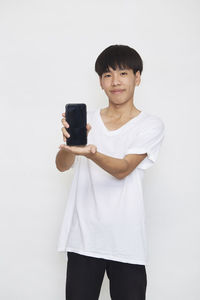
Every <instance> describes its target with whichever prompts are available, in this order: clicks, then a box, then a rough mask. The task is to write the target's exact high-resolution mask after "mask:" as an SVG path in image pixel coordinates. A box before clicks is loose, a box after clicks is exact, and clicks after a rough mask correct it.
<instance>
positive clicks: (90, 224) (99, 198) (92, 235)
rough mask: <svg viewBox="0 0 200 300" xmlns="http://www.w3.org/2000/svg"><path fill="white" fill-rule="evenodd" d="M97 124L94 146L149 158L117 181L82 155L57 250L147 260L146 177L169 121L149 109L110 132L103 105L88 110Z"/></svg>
mask: <svg viewBox="0 0 200 300" xmlns="http://www.w3.org/2000/svg"><path fill="white" fill-rule="evenodd" d="M87 123H89V124H90V125H91V126H92V129H91V130H90V131H89V133H88V144H94V145H96V146H97V151H98V152H101V153H103V154H105V155H108V156H112V157H115V158H120V159H122V158H123V157H124V156H125V155H126V154H131V153H132V154H140V153H147V157H145V159H144V160H143V161H142V162H141V163H140V164H139V165H138V166H137V167H136V168H135V169H134V170H133V171H132V172H131V173H130V174H129V175H128V176H126V177H125V178H123V179H117V178H116V177H114V176H112V175H111V174H109V173H108V172H106V171H105V170H104V169H102V168H101V167H100V166H98V165H97V164H96V163H95V162H93V161H92V160H90V159H88V158H86V157H85V156H81V155H77V156H76V157H75V161H74V163H73V165H72V168H73V170H74V177H73V180H72V185H71V188H70V191H69V195H68V200H67V204H66V208H65V214H64V218H63V223H62V226H61V231H60V236H59V241H58V248H57V251H59V252H60V251H72V252H76V253H79V254H83V255H87V256H92V257H98V258H104V259H110V260H115V261H120V262H126V263H133V264H143V265H145V264H146V263H147V257H148V255H147V239H146V228H145V211H144V203H143V190H142V180H143V175H144V170H145V169H147V168H149V167H151V166H152V165H153V164H154V163H155V161H156V159H157V157H158V153H159V150H160V146H161V144H162V141H163V138H164V133H165V126H164V123H163V121H162V120H161V119H160V118H159V117H157V116H154V115H151V114H148V113H146V112H144V111H142V112H140V114H139V115H137V116H136V117H134V118H133V119H131V120H129V121H128V122H127V123H126V124H124V125H123V126H121V127H120V128H118V129H116V130H108V129H107V128H106V127H105V125H104V122H103V120H102V118H101V115H100V108H98V109H95V110H89V111H87Z"/></svg>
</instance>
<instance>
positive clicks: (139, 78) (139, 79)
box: [135, 71, 141, 85]
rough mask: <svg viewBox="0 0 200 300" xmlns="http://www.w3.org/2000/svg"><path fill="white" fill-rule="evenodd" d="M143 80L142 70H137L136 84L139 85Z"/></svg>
mask: <svg viewBox="0 0 200 300" xmlns="http://www.w3.org/2000/svg"><path fill="white" fill-rule="evenodd" d="M140 82H141V75H140V71H137V72H136V73H135V85H139V84H140Z"/></svg>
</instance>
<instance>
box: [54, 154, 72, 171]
mask: <svg viewBox="0 0 200 300" xmlns="http://www.w3.org/2000/svg"><path fill="white" fill-rule="evenodd" d="M75 156H76V155H75V154H73V153H70V152H66V151H65V150H60V151H59V152H58V153H57V155H56V167H57V169H58V170H59V171H61V172H64V171H66V170H68V169H69V168H71V166H72V164H73V162H74V159H75Z"/></svg>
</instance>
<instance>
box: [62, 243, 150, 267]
mask: <svg viewBox="0 0 200 300" xmlns="http://www.w3.org/2000/svg"><path fill="white" fill-rule="evenodd" d="M65 251H66V252H67V251H69V252H76V253H78V254H82V255H87V256H92V257H97V258H103V259H109V260H114V261H119V262H124V263H130V264H138V265H146V261H145V260H143V259H131V258H124V257H120V256H116V255H111V254H106V253H102V252H94V251H86V250H80V249H75V248H71V247H67V248H66V250H65Z"/></svg>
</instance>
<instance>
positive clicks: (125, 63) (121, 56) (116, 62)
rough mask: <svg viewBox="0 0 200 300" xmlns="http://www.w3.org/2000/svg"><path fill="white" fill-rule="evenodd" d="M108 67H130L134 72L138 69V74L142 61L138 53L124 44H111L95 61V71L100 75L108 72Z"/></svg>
mask: <svg viewBox="0 0 200 300" xmlns="http://www.w3.org/2000/svg"><path fill="white" fill-rule="evenodd" d="M109 67H111V68H112V69H113V70H116V68H117V67H119V68H120V69H124V68H125V69H132V70H133V73H134V74H135V73H136V72H137V71H140V75H141V74H142V70H143V61H142V58H141V57H140V55H139V53H138V52H137V51H136V50H135V49H133V48H131V47H129V46H126V45H111V46H109V47H108V48H106V49H105V50H103V51H102V52H101V53H100V54H99V56H98V57H97V60H96V62H95V71H96V72H97V74H98V75H99V76H100V77H101V76H102V74H103V73H105V72H109Z"/></svg>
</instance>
